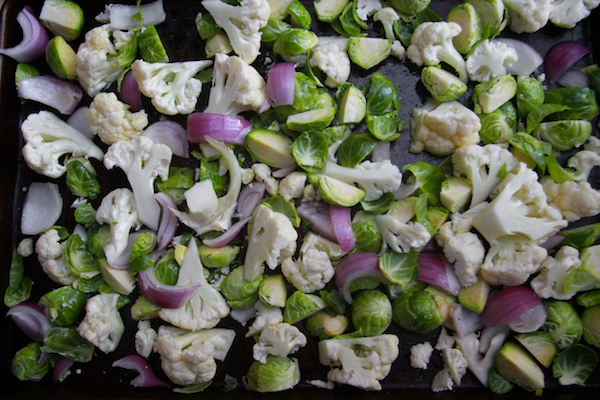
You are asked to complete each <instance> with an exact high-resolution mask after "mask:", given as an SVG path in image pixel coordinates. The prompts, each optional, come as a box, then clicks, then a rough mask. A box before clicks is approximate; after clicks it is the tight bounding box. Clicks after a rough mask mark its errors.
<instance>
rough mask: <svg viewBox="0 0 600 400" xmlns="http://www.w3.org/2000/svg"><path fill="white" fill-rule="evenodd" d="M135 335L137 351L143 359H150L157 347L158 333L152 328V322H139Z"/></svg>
mask: <svg viewBox="0 0 600 400" xmlns="http://www.w3.org/2000/svg"><path fill="white" fill-rule="evenodd" d="M137 328H138V330H137V332H136V333H135V351H136V352H137V353H138V354H139V355H140V356H142V357H144V358H148V357H149V356H150V353H152V350H153V349H154V348H155V347H156V338H157V337H158V335H157V333H156V331H155V330H154V329H152V327H151V326H150V321H139V322H138V324H137Z"/></svg>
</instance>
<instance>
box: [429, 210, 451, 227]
mask: <svg viewBox="0 0 600 400" xmlns="http://www.w3.org/2000/svg"><path fill="white" fill-rule="evenodd" d="M448 215H449V212H448V210H447V209H445V208H443V207H428V208H427V220H428V221H429V224H430V225H431V227H432V228H433V230H434V231H435V232H437V231H438V230H439V229H440V228H441V227H442V225H444V223H445V222H446V221H448Z"/></svg>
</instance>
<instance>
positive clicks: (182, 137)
mask: <svg viewBox="0 0 600 400" xmlns="http://www.w3.org/2000/svg"><path fill="white" fill-rule="evenodd" d="M142 136H145V137H147V138H150V139H152V141H153V142H154V143H162V144H165V145H167V146H168V147H169V148H170V149H171V151H172V152H173V154H175V155H176V156H178V157H182V158H190V144H189V142H188V140H187V132H186V131H185V128H184V127H183V126H181V125H180V124H178V123H177V122H175V121H169V120H164V121H157V122H155V123H153V124H152V125H150V126H149V127H147V128H146V129H144V132H142Z"/></svg>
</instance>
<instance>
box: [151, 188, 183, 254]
mask: <svg viewBox="0 0 600 400" xmlns="http://www.w3.org/2000/svg"><path fill="white" fill-rule="evenodd" d="M154 198H156V201H158V204H160V206H161V207H162V214H161V217H160V224H159V225H158V232H157V233H156V238H157V240H158V249H159V250H164V249H166V248H167V246H168V245H169V243H171V240H173V237H175V232H176V231H177V225H178V223H179V219H178V218H177V216H176V215H175V214H174V213H173V211H171V210H172V209H176V208H177V204H175V201H174V200H173V199H172V198H171V197H170V196H169V195H166V194H164V193H156V194H155V195H154Z"/></svg>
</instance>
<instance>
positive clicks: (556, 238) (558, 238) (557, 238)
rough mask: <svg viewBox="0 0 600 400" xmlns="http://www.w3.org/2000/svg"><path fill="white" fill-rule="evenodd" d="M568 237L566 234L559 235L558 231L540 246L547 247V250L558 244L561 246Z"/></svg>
mask: <svg viewBox="0 0 600 400" xmlns="http://www.w3.org/2000/svg"><path fill="white" fill-rule="evenodd" d="M566 238H567V237H566V236H564V235H559V234H558V233H557V234H555V235H552V236H550V237H549V238H548V239H547V240H546V241H545V242H544V243H542V244H541V245H540V246H541V247H543V248H545V249H546V250H552V249H554V248H557V247H558V246H560V244H561V243H562V242H564V241H565V239H566Z"/></svg>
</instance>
